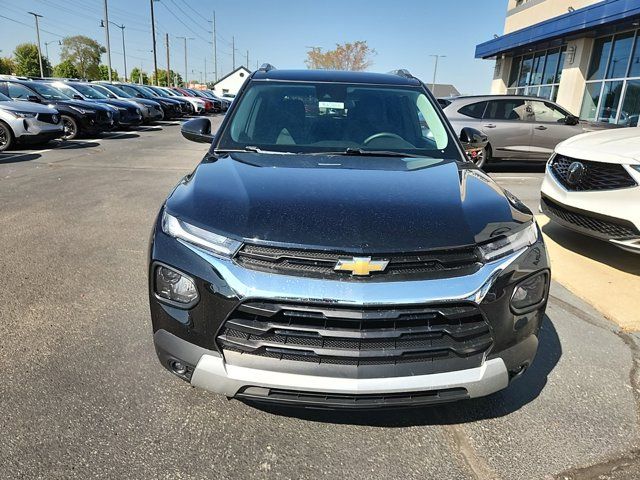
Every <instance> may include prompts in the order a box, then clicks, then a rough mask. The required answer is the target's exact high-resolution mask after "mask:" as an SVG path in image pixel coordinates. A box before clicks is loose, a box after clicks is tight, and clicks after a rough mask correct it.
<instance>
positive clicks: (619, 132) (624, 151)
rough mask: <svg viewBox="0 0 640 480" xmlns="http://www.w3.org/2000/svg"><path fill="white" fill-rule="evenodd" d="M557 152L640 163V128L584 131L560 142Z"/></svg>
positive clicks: (616, 161) (573, 156) (569, 155)
mask: <svg viewBox="0 0 640 480" xmlns="http://www.w3.org/2000/svg"><path fill="white" fill-rule="evenodd" d="M556 153H559V154H560V155H564V156H567V157H572V158H577V159H581V160H591V161H595V162H606V163H622V164H640V129H639V128H638V127H627V128H616V129H613V130H602V131H598V132H589V133H583V134H581V135H576V136H575V137H571V138H569V139H568V140H565V141H564V142H562V143H560V144H558V145H557V146H556Z"/></svg>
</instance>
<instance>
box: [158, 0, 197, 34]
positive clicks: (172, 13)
mask: <svg viewBox="0 0 640 480" xmlns="http://www.w3.org/2000/svg"><path fill="white" fill-rule="evenodd" d="M160 4H161V5H163V6H164V8H166V9H167V11H168V12H169V13H170V14H171V15H173V17H174V18H175V19H176V20H178V21H179V22H180V23H181V24H182V25H184V26H185V28H186V29H187V30H189V31H190V32H191V33H193V34H194V35H196V36H197V37H198V38H199V39H200V40H202V41H203V42H207V43H208V42H209V41H208V40H207V39H205V38H203V37H202V36H201V35H200V34H199V33H198V32H196V31H194V30H193V29H192V28H191V27H190V26H189V25H187V24H186V23H184V22H183V21H182V19H181V18H180V17H178V15H176V14H175V13H174V12H173V10H171V9H170V8H169V6H168V5H167V3H166V2H160Z"/></svg>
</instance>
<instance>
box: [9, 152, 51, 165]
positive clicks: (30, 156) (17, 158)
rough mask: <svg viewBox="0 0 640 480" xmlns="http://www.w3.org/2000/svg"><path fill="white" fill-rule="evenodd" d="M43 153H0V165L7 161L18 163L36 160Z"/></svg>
mask: <svg viewBox="0 0 640 480" xmlns="http://www.w3.org/2000/svg"><path fill="white" fill-rule="evenodd" d="M41 156H42V155H40V154H39V153H0V165H3V164H5V163H18V162H28V161H30V160H36V159H38V158H40V157H41Z"/></svg>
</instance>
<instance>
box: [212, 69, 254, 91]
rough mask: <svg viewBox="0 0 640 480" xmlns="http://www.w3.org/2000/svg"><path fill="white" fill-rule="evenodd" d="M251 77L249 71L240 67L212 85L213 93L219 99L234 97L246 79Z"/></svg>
mask: <svg viewBox="0 0 640 480" xmlns="http://www.w3.org/2000/svg"><path fill="white" fill-rule="evenodd" d="M249 75H251V71H250V70H249V69H248V68H246V67H244V66H243V65H240V66H239V67H238V68H236V69H235V70H233V71H232V72H229V73H228V74H226V75H225V76H224V77H222V78H221V79H220V80H218V81H217V82H216V83H214V84H213V91H214V93H215V94H216V95H218V96H219V97H223V96H225V95H226V96H235V95H236V94H237V93H238V91H240V87H242V84H243V83H244V82H245V80H246V79H247V78H249Z"/></svg>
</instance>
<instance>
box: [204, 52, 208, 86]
mask: <svg viewBox="0 0 640 480" xmlns="http://www.w3.org/2000/svg"><path fill="white" fill-rule="evenodd" d="M204 84H205V87H206V85H207V57H204Z"/></svg>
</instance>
